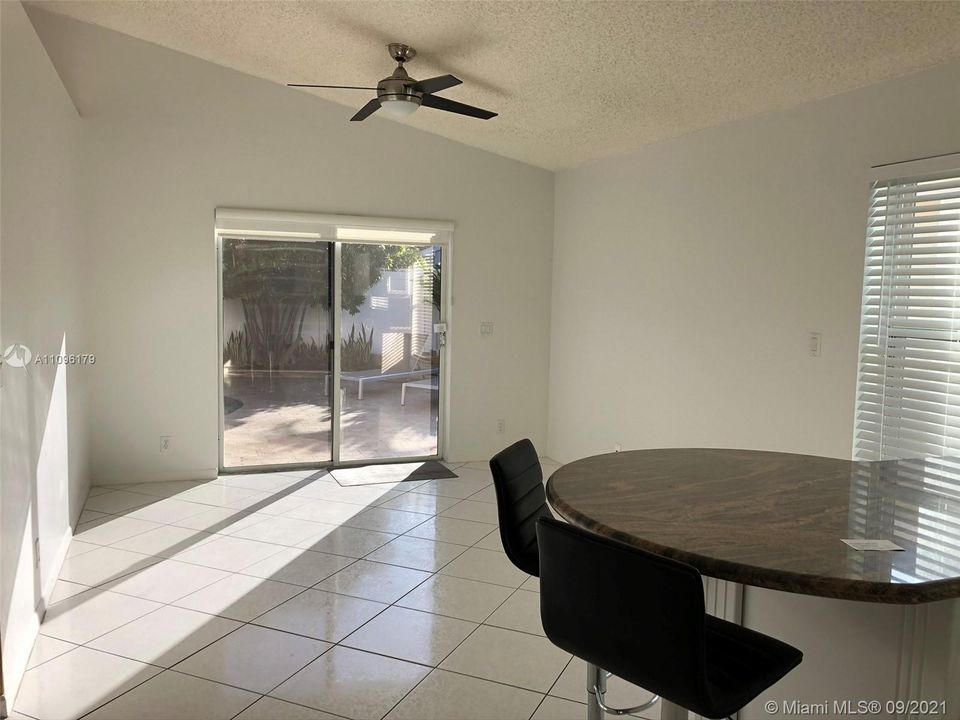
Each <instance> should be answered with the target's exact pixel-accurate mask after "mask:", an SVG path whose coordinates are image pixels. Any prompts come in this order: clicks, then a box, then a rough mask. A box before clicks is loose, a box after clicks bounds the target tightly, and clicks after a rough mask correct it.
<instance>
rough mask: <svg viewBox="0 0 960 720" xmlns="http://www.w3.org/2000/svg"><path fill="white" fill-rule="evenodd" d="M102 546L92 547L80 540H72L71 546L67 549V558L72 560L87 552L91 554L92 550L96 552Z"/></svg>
mask: <svg viewBox="0 0 960 720" xmlns="http://www.w3.org/2000/svg"><path fill="white" fill-rule="evenodd" d="M98 547H101V546H100V545H91V544H90V543H85V542H80V541H79V540H71V541H70V546H69V547H68V548H67V555H66V557H68V558H72V557H76V556H77V555H82V554H83V553H85V552H90V551H91V550H96V549H97V548H98Z"/></svg>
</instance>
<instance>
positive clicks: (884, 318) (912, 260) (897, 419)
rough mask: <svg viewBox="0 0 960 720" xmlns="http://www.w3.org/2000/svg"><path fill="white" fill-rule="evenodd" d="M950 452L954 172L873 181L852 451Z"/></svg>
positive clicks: (955, 295) (956, 350) (956, 210)
mask: <svg viewBox="0 0 960 720" xmlns="http://www.w3.org/2000/svg"><path fill="white" fill-rule="evenodd" d="M930 455H935V456H944V455H960V170H941V171H939V172H937V173H933V174H929V175H926V176H921V177H910V178H899V179H894V180H879V181H877V182H874V183H873V185H872V188H871V198H870V210H869V213H868V217H867V235H866V253H865V264H864V286H863V304H862V312H861V324H860V363H859V370H858V384H857V400H856V419H855V423H854V456H855V457H856V458H857V459H859V460H886V459H890V458H910V457H920V456H930Z"/></svg>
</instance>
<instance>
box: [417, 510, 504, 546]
mask: <svg viewBox="0 0 960 720" xmlns="http://www.w3.org/2000/svg"><path fill="white" fill-rule="evenodd" d="M494 529H495V528H494V526H493V525H489V524H487V523H478V522H471V521H469V520H458V519H456V518H447V517H435V518H431V519H430V520H427V521H426V522H424V523H423V524H421V525H417V527H415V528H413V530H410V531H408V532H407V533H406V534H407V535H409V536H410V537H419V538H425V539H427V540H436V541H438V542H448V543H454V544H456V545H466V546H468V547H469V546H470V545H473V544H474V543H475V542H478V541H479V540H481V539H483V538H484V537H486V536H487V535H489V534H490V531H491V530H494Z"/></svg>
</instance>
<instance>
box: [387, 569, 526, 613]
mask: <svg viewBox="0 0 960 720" xmlns="http://www.w3.org/2000/svg"><path fill="white" fill-rule="evenodd" d="M512 592H513V590H512V589H511V588H508V587H504V586H502V585H491V584H490V583H483V582H478V581H476V580H464V579H463V578H457V577H452V576H450V575H434V576H433V577H431V578H430V579H429V580H427V581H426V582H425V583H423V584H422V585H420V586H419V587H416V588H414V589H413V590H411V591H410V592H409V593H407V594H406V595H404V596H403V597H402V598H400V599H399V600H397V603H396V604H397V605H399V606H401V607H408V608H413V609H415V610H423V611H425V612H432V613H437V614H438V615H447V616H448V617H455V618H460V619H461V620H471V621H473V622H483V621H484V620H485V619H486V618H487V617H488V616H489V615H490V613H492V612H493V611H494V610H496V609H497V608H498V607H499V606H500V604H501V603H502V602H503V601H504V600H506V599H507V598H508V597H510V594H511V593H512Z"/></svg>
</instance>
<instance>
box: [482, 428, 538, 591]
mask: <svg viewBox="0 0 960 720" xmlns="http://www.w3.org/2000/svg"><path fill="white" fill-rule="evenodd" d="M490 472H491V473H492V474H493V487H494V489H495V490H496V493H497V515H498V516H499V518H500V542H502V543H503V551H504V552H505V553H506V554H507V557H508V558H510V562H512V563H513V564H514V565H516V566H517V567H518V568H520V569H521V570H523V571H524V572H525V573H527V574H528V575H533V576H535V577H539V575H540V553H539V552H538V550H537V520H539V519H540V518H542V517H547V518H552V517H553V515H552V514H551V512H550V508H549V507H547V494H546V492H545V491H544V489H543V470H542V469H541V468H540V458H539V457H538V456H537V450H536V448H534V447H533V443H532V442H530V441H529V440H527V439H523V440H518V441H517V442H515V443H514V444H513V445H511V446H510V447H508V448H506V449H505V450H501V451H500V452H498V453H497V454H496V455H494V456H493V458H492V459H491V460H490Z"/></svg>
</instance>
